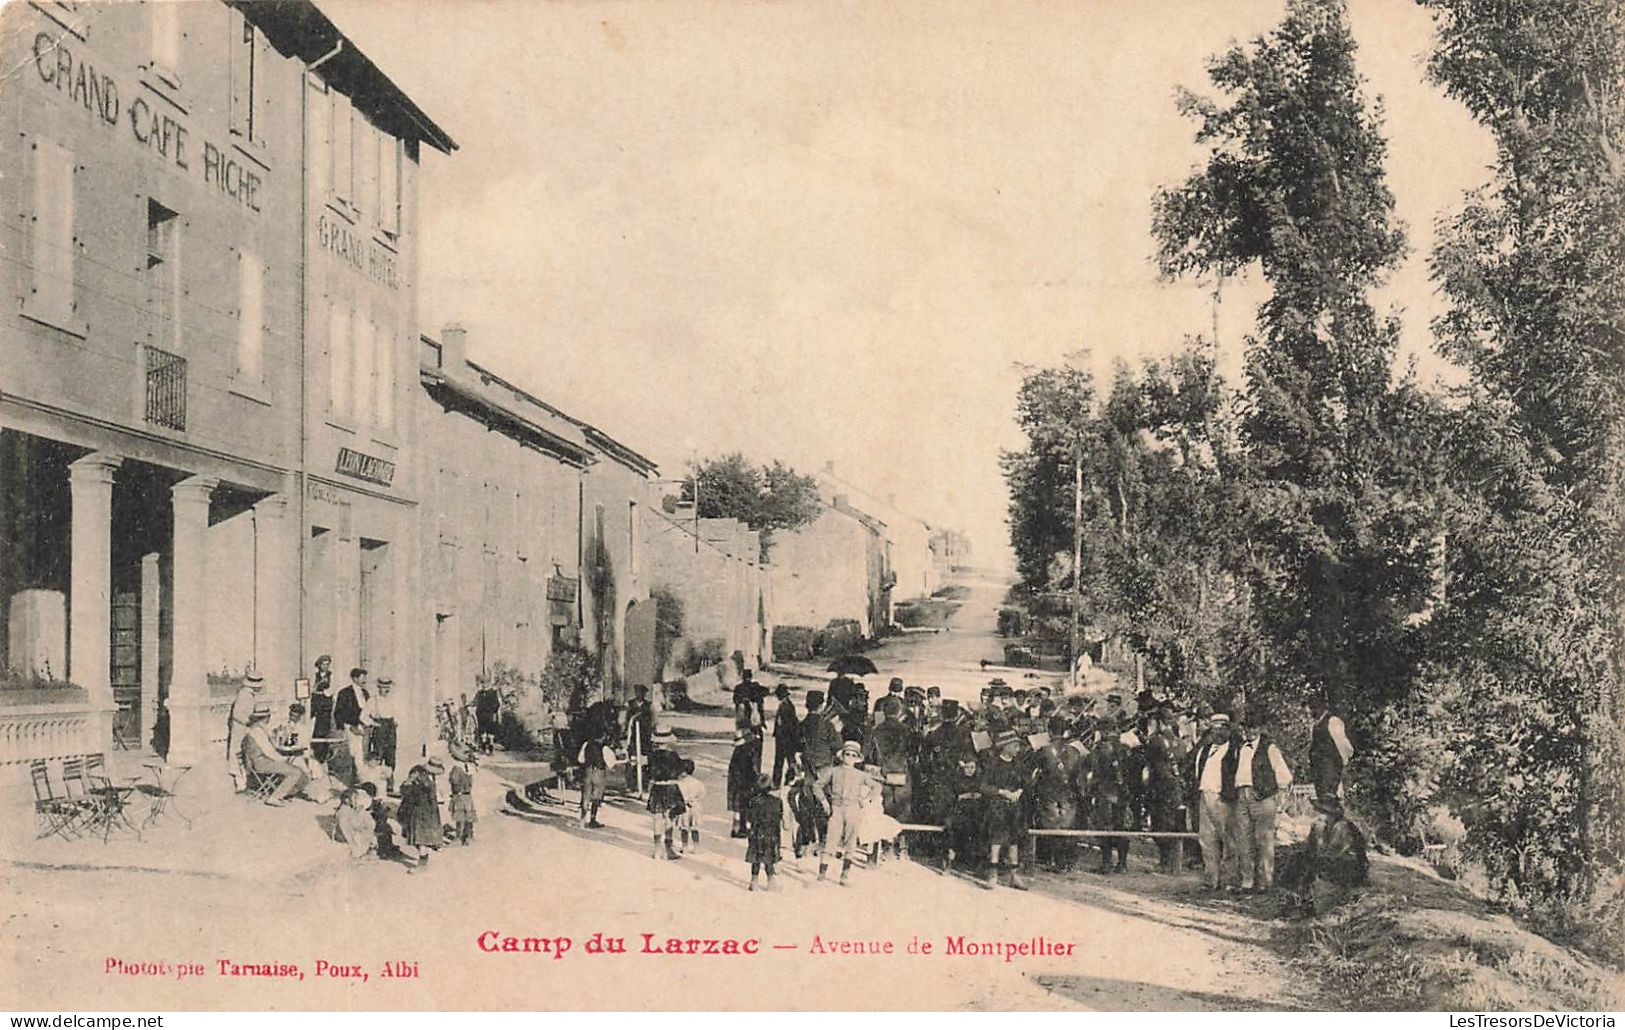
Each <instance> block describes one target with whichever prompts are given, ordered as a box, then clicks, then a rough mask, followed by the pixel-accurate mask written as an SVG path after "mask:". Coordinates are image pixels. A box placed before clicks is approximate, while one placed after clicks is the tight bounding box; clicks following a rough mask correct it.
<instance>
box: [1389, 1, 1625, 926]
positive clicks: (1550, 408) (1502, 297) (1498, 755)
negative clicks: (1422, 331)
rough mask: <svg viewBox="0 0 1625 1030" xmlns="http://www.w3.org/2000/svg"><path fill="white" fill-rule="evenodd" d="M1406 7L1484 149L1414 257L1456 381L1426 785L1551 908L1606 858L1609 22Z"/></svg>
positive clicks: (1620, 565) (1623, 602) (1619, 20)
mask: <svg viewBox="0 0 1625 1030" xmlns="http://www.w3.org/2000/svg"><path fill="white" fill-rule="evenodd" d="M1420 2H1421V3H1422V5H1423V6H1424V7H1426V8H1428V9H1429V10H1430V11H1431V12H1432V14H1433V16H1434V23H1435V27H1436V30H1437V36H1436V40H1435V46H1434V51H1433V55H1432V59H1431V62H1430V66H1429V70H1430V72H1431V74H1432V77H1433V78H1434V80H1435V81H1436V82H1437V83H1439V84H1440V85H1441V86H1443V88H1444V89H1445V90H1446V92H1447V93H1449V94H1450V95H1451V96H1453V97H1455V98H1456V99H1457V100H1459V101H1461V102H1462V104H1464V105H1465V106H1466V108H1467V109H1468V111H1469V112H1471V114H1472V115H1473V117H1474V118H1475V119H1477V120H1478V122H1479V123H1480V124H1482V125H1483V126H1485V127H1486V128H1487V129H1488V130H1489V131H1490V133H1491V134H1492V136H1493V138H1494V141H1495V145H1496V163H1495V175H1494V179H1493V181H1492V182H1491V183H1490V184H1489V185H1488V186H1487V187H1486V188H1484V189H1482V190H1479V191H1477V192H1475V193H1473V194H1471V195H1470V196H1469V197H1468V198H1467V202H1466V204H1465V206H1464V207H1463V209H1462V211H1461V213H1460V214H1459V215H1458V216H1457V217H1456V218H1455V219H1454V220H1453V221H1452V222H1450V223H1449V224H1448V225H1447V226H1445V231H1444V233H1443V234H1442V237H1441V240H1440V243H1439V246H1438V248H1437V250H1436V251H1435V253H1434V255H1433V271H1434V277H1435V280H1436V281H1437V282H1438V283H1439V284H1440V285H1441V287H1442V288H1443V290H1444V292H1445V294H1446V296H1447V297H1448V298H1449V300H1450V303H1451V308H1450V310H1449V312H1448V313H1447V314H1446V315H1444V316H1443V317H1442V318H1440V319H1439V320H1438V321H1437V322H1436V323H1435V326H1434V330H1435V336H1436V338H1437V341H1438V345H1439V347H1440V349H1441V351H1442V352H1443V353H1445V354H1446V355H1447V356H1449V357H1451V358H1453V359H1454V360H1456V361H1457V362H1459V363H1460V364H1462V365H1463V366H1464V367H1466V368H1467V369H1468V371H1469V372H1470V373H1471V377H1472V382H1471V389H1470V390H1469V391H1467V396H1466V398H1465V401H1466V403H1465V405H1464V407H1463V410H1462V411H1461V414H1460V416H1459V418H1458V420H1457V427H1456V431H1455V432H1454V433H1453V434H1452V435H1451V438H1450V440H1451V444H1452V450H1453V455H1454V457H1455V459H1456V462H1457V465H1458V467H1459V468H1460V470H1461V475H1460V476H1459V479H1458V482H1457V484H1456V500H1455V503H1454V505H1453V506H1452V510H1451V516H1452V527H1451V536H1450V540H1451V546H1450V548H1449V577H1450V578H1449V587H1450V588H1449V593H1448V596H1447V598H1446V600H1445V603H1444V604H1443V605H1442V606H1441V609H1440V612H1439V616H1438V617H1437V618H1436V620H1435V623H1436V633H1437V641H1436V645H1435V648H1434V650H1435V651H1436V654H1437V670H1436V676H1435V678H1436V681H1437V682H1436V690H1437V691H1438V692H1439V693H1440V695H1441V696H1443V697H1446V698H1448V699H1450V702H1451V704H1452V706H1453V708H1454V711H1455V712H1456V713H1457V715H1458V719H1457V721H1456V723H1455V724H1454V725H1453V727H1452V729H1453V732H1452V734H1451V736H1450V738H1449V740H1448V749H1449V753H1450V758H1451V760H1450V762H1449V763H1448V764H1447V766H1446V768H1445V770H1444V787H1445V788H1446V790H1448V791H1450V792H1451V793H1452V795H1453V796H1454V797H1455V798H1456V800H1457V802H1458V805H1459V807H1460V808H1461V810H1462V811H1463V812H1464V813H1466V815H1467V825H1468V834H1469V836H1468V840H1469V843H1470V844H1471V845H1472V846H1473V847H1474V848H1475V849H1476V850H1477V851H1478V853H1479V854H1480V855H1481V856H1482V857H1483V858H1484V859H1485V860H1486V862H1487V863H1488V865H1489V867H1490V871H1491V873H1492V875H1494V877H1495V878H1496V880H1497V882H1498V883H1500V884H1501V885H1502V887H1503V888H1504V889H1505V891H1506V892H1507V894H1508V895H1509V896H1510V897H1512V898H1515V899H1520V900H1534V901H1537V902H1542V903H1544V904H1548V905H1549V906H1550V911H1552V912H1554V913H1555V914H1559V915H1562V914H1564V913H1565V912H1570V911H1577V910H1580V908H1581V907H1582V906H1583V904H1584V903H1585V902H1586V901H1588V900H1589V899H1591V898H1592V897H1593V895H1594V893H1595V891H1596V890H1597V888H1598V886H1599V885H1600V884H1605V883H1608V882H1609V880H1610V878H1613V879H1614V880H1616V881H1617V879H1618V876H1619V872H1620V870H1621V867H1622V865H1625V827H1622V824H1621V820H1622V809H1625V798H1622V797H1621V790H1622V789H1625V764H1622V761H1621V755H1620V742H1621V739H1622V737H1625V726H1622V724H1621V700H1620V698H1621V685H1622V680H1625V677H1622V673H1621V661H1622V646H1621V641H1622V636H1625V634H1622V628H1621V624H1620V618H1621V612H1622V611H1625V591H1622V589H1621V579H1620V577H1621V574H1622V570H1625V540H1622V535H1625V534H1622V532H1621V526H1625V14H1622V11H1621V8H1620V5H1619V4H1618V3H1617V0H1527V2H1523V3H1518V4H1483V3H1476V2H1470V0H1420ZM1615 894H1616V896H1615V898H1614V902H1613V905H1614V907H1613V909H1612V910H1611V911H1610V912H1609V913H1607V914H1605V916H1604V918H1605V919H1607V920H1609V921H1611V922H1612V924H1613V929H1614V932H1615V934H1616V935H1617V934H1618V933H1619V932H1620V931H1619V927H1620V926H1621V925H1625V917H1622V915H1621V911H1620V910H1621V908H1622V907H1625V900H1622V899H1620V898H1619V897H1617V890H1616V891H1615ZM1576 902H1579V903H1581V904H1580V905H1576V904H1575V903H1576ZM1616 939H1617V937H1616Z"/></svg>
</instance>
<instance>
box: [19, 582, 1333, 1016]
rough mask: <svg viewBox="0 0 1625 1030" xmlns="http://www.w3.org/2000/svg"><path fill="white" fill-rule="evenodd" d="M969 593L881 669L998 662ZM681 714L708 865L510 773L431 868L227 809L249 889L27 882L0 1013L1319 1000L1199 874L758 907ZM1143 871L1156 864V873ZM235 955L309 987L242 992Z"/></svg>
mask: <svg viewBox="0 0 1625 1030" xmlns="http://www.w3.org/2000/svg"><path fill="white" fill-rule="evenodd" d="M971 586H972V588H973V589H972V594H971V596H970V597H969V598H968V599H967V601H966V604H965V606H964V607H963V608H962V609H961V610H960V612H959V613H958V619H957V620H956V625H955V629H954V630H953V631H952V632H950V633H944V634H940V635H936V636H923V637H910V638H908V639H906V640H903V641H899V642H897V643H895V644H893V645H891V646H890V647H889V648H888V649H887V650H885V651H883V652H881V654H880V656H879V657H878V658H877V660H878V661H879V662H880V663H881V665H882V672H883V675H887V676H889V675H890V670H889V669H888V668H887V663H888V662H891V663H892V664H893V665H895V666H896V667H897V668H899V669H903V670H906V671H904V672H902V673H900V674H902V675H905V677H906V678H908V679H909V680H910V681H911V682H930V680H928V679H927V678H926V677H928V676H930V675H938V676H940V677H941V678H942V679H943V686H944V687H945V689H946V688H947V687H948V685H949V682H950V674H952V681H953V682H958V681H959V680H960V679H961V677H962V676H963V675H965V674H968V671H969V670H975V673H976V675H978V676H980V675H981V673H980V670H979V669H977V667H976V662H977V661H978V660H979V659H980V658H981V657H984V656H985V655H984V653H983V652H984V649H985V648H987V647H989V646H992V647H994V651H993V654H995V655H996V654H997V650H996V646H997V645H996V638H993V637H992V635H991V632H990V630H989V629H988V625H989V624H990V622H991V618H992V612H993V610H994V609H996V607H997V602H998V597H999V596H1001V595H1002V592H1003V588H1002V585H1000V584H998V583H997V582H994V581H987V582H981V583H977V582H975V581H973V582H972V583H971ZM990 602H991V604H990ZM984 620H986V621H985V622H984ZM967 667H968V670H967ZM767 679H768V681H769V682H772V680H773V677H772V675H771V674H770V675H769V676H768V677H767ZM881 682H882V683H884V679H882V681H881ZM673 722H674V724H675V727H676V729H677V731H678V734H679V748H680V750H681V751H683V753H685V754H687V755H690V756H692V757H694V758H695V759H696V762H697V764H698V766H699V768H700V770H701V772H702V775H703V777H704V778H705V779H706V780H707V781H708V783H709V786H710V797H709V799H708V806H707V818H706V829H707V839H706V840H705V841H704V851H703V853H702V854H700V855H695V856H690V857H687V858H684V859H682V860H680V861H677V862H664V861H661V862H657V861H654V860H652V859H651V858H650V856H649V851H650V839H649V834H648V824H647V817H646V816H645V815H644V813H643V812H642V810H641V808H640V807H638V806H637V804H636V803H635V802H632V801H623V802H620V803H618V804H617V805H615V806H614V807H612V809H611V810H609V811H608V812H606V814H605V815H604V817H603V818H604V821H605V823H606V824H607V825H606V827H605V828H604V829H601V830H595V831H588V830H581V829H578V828H577V827H576V826H575V825H574V821H573V820H572V819H570V818H568V817H566V816H564V815H563V814H560V815H543V816H520V815H507V814H503V813H502V812H501V808H502V802H501V795H502V792H503V791H504V789H505V787H506V783H505V782H504V779H505V778H507V779H522V778H524V777H525V776H526V775H527V771H526V770H527V767H524V766H518V765H511V764H508V763H500V762H499V763H493V764H492V765H490V766H488V767H487V768H486V769H484V770H482V773H481V781H482V782H481V784H480V792H481V796H480V802H481V808H480V811H481V820H480V823H479V831H478V839H477V840H476V842H475V844H474V845H473V846H472V847H469V848H466V849H463V848H453V849H449V850H447V851H443V852H441V853H439V854H437V855H436V856H435V857H434V858H433V860H432V861H431V863H430V864H429V865H428V866H427V867H426V868H424V869H422V870H419V871H416V872H412V873H408V871H407V870H406V869H405V868H403V867H402V866H400V865H396V864H391V863H378V862H369V863H366V864H363V865H351V864H349V863H348V862H347V861H346V860H344V859H343V858H342V856H341V855H340V854H339V846H338V845H335V844H332V843H330V842H328V841H327V840H326V839H325V838H324V837H323V836H322V834H321V831H320V829H319V826H318V824H317V819H316V817H317V815H318V814H319V811H320V810H318V809H316V808H315V807H314V806H307V805H295V806H292V807H290V808H287V809H281V810H259V809H253V810H251V811H250V810H237V811H228V812H227V813H226V814H227V815H228V816H230V818H227V817H225V816H222V817H220V818H218V819H216V820H214V821H212V822H208V821H205V822H203V823H200V825H199V826H198V827H197V828H196V829H194V830H192V831H189V833H190V834H193V835H196V834H203V835H207V834H211V833H220V832H231V833H233V834H235V835H236V837H237V840H236V841H235V842H234V843H235V845H236V846H238V847H240V848H241V850H242V853H243V855H244V861H243V868H242V874H241V875H238V876H219V875H211V876H199V875H186V874H182V873H177V872H165V871H162V870H163V868H164V866H165V861H164V852H163V849H165V848H178V847H184V846H187V843H188V840H189V839H190V838H189V836H188V831H178V832H175V833H170V834H167V835H164V834H154V835H153V840H152V841H151V842H149V843H148V844H147V845H145V846H146V847H150V848H151V849H152V853H151V857H150V858H149V859H148V860H145V861H144V862H143V863H142V864H143V866H144V867H145V868H144V869H143V870H133V869H102V868H97V867H96V864H95V863H96V860H97V852H96V850H95V849H96V848H98V847H100V845H99V844H96V843H90V842H85V843H84V844H83V849H84V850H83V851H82V852H79V854H81V855H82V856H83V858H84V861H83V862H82V863H59V864H58V866H57V867H49V866H48V867H37V866H26V867H19V866H16V865H13V866H11V867H9V868H6V869H5V873H4V876H3V879H4V881H5V883H4V886H3V887H0V898H3V899H4V905H5V909H4V911H5V916H4V919H3V922H0V968H3V969H5V970H6V974H7V975H5V976H4V977H0V1007H3V1008H7V1009H20V1010H24V1011H27V1010H30V1009H33V1010H37V1011H63V1010H73V1009H79V1010H89V1009H120V1010H139V1009H179V1010H185V1009H193V1008H221V1009H251V1008H268V1009H283V1010H297V1009H343V1008H355V1009H423V1008H455V1009H499V1010H500V1009H558V1008H587V1009H651V1008H652V1009H672V1008H675V1009H757V1008H769V1009H778V1008H784V1009H860V1010H862V1009H992V1010H997V1009H1064V1008H1095V1009H1234V1008H1252V1007H1259V1006H1270V1007H1282V1006H1293V1005H1295V1004H1300V1003H1305V1004H1307V1003H1308V1002H1306V1001H1305V1000H1304V999H1302V998H1300V997H1299V996H1297V995H1295V994H1294V993H1293V991H1294V987H1293V983H1292V981H1291V980H1290V978H1289V977H1288V976H1287V975H1286V973H1285V971H1284V969H1283V967H1282V964H1281V962H1280V960H1279V959H1278V958H1277V957H1276V956H1275V955H1273V954H1272V953H1271V952H1270V951H1269V950H1268V948H1267V947H1265V940H1266V937H1267V933H1268V924H1266V923H1262V922H1259V921H1257V920H1254V919H1252V918H1250V917H1248V916H1246V915H1244V914H1242V913H1241V912H1239V911H1237V910H1235V909H1233V908H1227V907H1225V906H1224V904H1223V903H1213V902H1200V901H1198V900H1197V899H1196V898H1195V897H1194V896H1192V895H1189V894H1187V893H1181V892H1186V891H1189V889H1190V888H1191V887H1192V886H1193V885H1194V882H1195V881H1194V878H1190V877H1187V878H1185V879H1183V880H1181V881H1177V882H1176V881H1171V880H1169V879H1168V878H1161V877H1154V876H1151V875H1149V874H1144V873H1139V874H1131V875H1130V876H1128V877H1125V878H1117V877H1113V878H1107V879H1102V878H1099V877H1096V876H1094V875H1093V874H1088V873H1075V874H1071V875H1068V876H1064V877H1063V876H1057V875H1051V874H1038V875H1036V876H1035V877H1034V881H1035V883H1034V885H1035V889H1034V890H1033V891H1031V892H1028V893H1025V894H1023V893H1017V892H1013V891H1009V890H1000V891H998V892H995V893H990V892H987V891H984V890H982V889H980V888H979V887H978V886H977V885H976V884H974V883H972V882H969V881H967V880H965V879H962V878H959V877H956V876H942V875H939V874H938V873H936V872H933V871H931V870H930V869H927V868H926V867H924V866H921V865H916V864H912V863H896V862H893V863H889V864H888V865H886V866H883V867H881V868H879V869H875V870H858V871H855V872H854V875H853V882H852V885H851V886H849V887H845V888H843V887H838V886H835V885H834V884H828V883H826V884H818V883H815V882H814V874H815V872H816V868H815V866H814V865H813V861H812V860H811V859H807V860H804V861H803V862H802V863H801V865H800V867H799V868H797V867H796V866H795V864H794V863H790V862H786V864H785V866H783V867H781V869H782V875H781V876H780V881H781V882H780V884H779V889H778V890H776V891H775V892H773V893H762V892H758V893H749V892H747V891H746V890H745V889H744V886H745V883H746V881H747V879H748V871H747V867H746V866H745V864H744V862H743V851H744V849H743V846H742V842H739V841H732V840H729V839H728V838H727V829H728V822H727V819H728V816H727V813H726V812H724V811H723V810H722V809H723V798H724V796H725V792H724V783H723V780H724V778H725V770H726V767H727V758H728V752H729V748H730V740H729V736H730V730H731V724H730V722H729V720H728V719H727V718H726V717H725V716H724V715H723V714H722V713H720V712H714V711H711V712H706V711H701V712H691V713H687V714H682V715H677V716H674V717H673ZM217 803H218V804H225V805H233V804H235V805H239V806H241V805H244V804H246V803H245V802H241V801H240V800H237V799H221V800H220V801H219V802H217ZM245 826H246V827H249V828H250V829H249V830H248V831H247V832H245V831H244V830H243V829H242V828H243V827H245ZM194 843H195V842H194ZM267 849H274V850H275V851H276V853H277V854H278V855H287V854H288V853H289V851H290V849H305V850H306V851H308V852H309V859H310V864H311V869H310V871H308V872H306V873H303V874H300V875H298V876H294V877H291V878H288V877H284V878H281V879H275V880H271V879H267V878H264V877H261V876H257V875H256V873H255V868H256V863H255V861H254V856H255V855H256V854H265V853H266V852H267ZM788 857H789V856H788V855H787V856H786V858H787V859H788ZM1137 864H1139V865H1140V866H1141V867H1144V866H1145V864H1146V859H1145V858H1144V856H1141V857H1139V859H1138V862H1137ZM65 866H67V867H65ZM283 866H284V867H285V866H286V863H283ZM595 933H601V934H604V935H606V936H607V937H609V938H624V940H625V942H626V947H627V952H626V953H625V954H592V953H589V950H588V942H589V941H590V940H591V939H592V938H593V935H594V934H595ZM645 933H648V934H652V935H653V940H654V941H655V942H660V941H662V940H663V939H665V938H670V937H677V938H681V939H684V940H687V939H690V938H693V939H696V940H699V941H701V942H704V941H706V940H708V939H734V940H738V941H756V942H757V944H756V945H755V946H756V947H757V948H758V949H759V950H758V953H757V954H754V955H737V956H735V955H724V954H715V955H705V954H700V955H687V954H675V955H674V954H668V953H649V952H646V951H645V950H644V946H643V941H644V938H643V937H642V935H643V934H645ZM482 934H485V935H487V936H486V937H485V940H486V941H487V942H488V943H489V942H490V941H491V940H492V937H491V936H490V935H491V934H495V935H496V937H497V938H501V937H504V936H513V937H516V938H524V937H533V938H559V937H563V938H568V939H569V940H570V942H571V944H570V947H569V950H568V951H566V953H565V954H564V955H563V957H562V958H555V957H553V956H552V955H544V954H524V953H519V954H505V953H502V952H500V951H497V952H488V951H485V950H482V948H481V944H480V942H481V939H482V938H481V935H482ZM1039 937H1041V938H1044V939H1045V940H1046V941H1047V942H1049V943H1050V946H1051V948H1053V947H1054V946H1056V945H1059V947H1060V950H1062V951H1066V952H1070V953H1069V954H1060V955H1056V954H1049V955H1045V956H1043V957H1031V956H1029V957H1015V958H1012V959H1010V960H1009V961H1006V960H1005V958H1003V957H1000V956H998V955H977V956H972V955H967V954H950V953H949V950H950V947H951V945H950V941H951V940H956V939H959V938H963V940H964V941H966V942H977V943H992V944H997V943H999V942H1015V943H1021V942H1029V941H1031V940H1032V939H1033V938H1039ZM916 941H918V942H920V944H921V945H923V944H929V945H930V947H931V952H930V954H924V953H921V952H920V951H919V950H916V951H913V952H911V950H910V946H911V944H913V943H915V942H916ZM834 942H847V943H846V946H847V947H862V948H864V949H865V950H868V949H873V948H877V947H883V946H884V944H885V943H886V942H890V946H891V949H892V953H891V954H842V953H840V952H839V951H824V952H818V951H817V946H818V945H820V944H825V945H827V944H831V943H834ZM657 946H658V944H657ZM697 947H699V948H700V949H702V950H703V949H704V948H706V947H707V945H706V944H705V943H701V944H699V945H697ZM716 947H717V948H718V949H719V950H721V949H723V948H725V947H726V945H724V944H720V943H719V944H718V945H717V946H716ZM109 959H117V960H122V961H124V962H127V963H140V962H148V963H156V964H162V965H163V966H168V967H169V972H167V973H158V974H156V975H134V976H132V975H124V974H119V973H110V972H108V971H107V967H108V960H109ZM222 960H225V961H227V962H231V963H236V964H237V965H239V966H243V965H246V964H255V965H261V966H278V965H281V966H289V967H296V972H295V973H294V974H292V975H289V976H282V977H271V978H266V977H255V976H229V975H222V973H221V971H220V968H221V967H220V962H221V961H222ZM193 962H195V963H199V964H201V965H202V966H203V967H204V973H203V974H202V975H196V976H191V977H188V978H186V979H180V978H179V977H178V970H177V969H176V968H175V967H176V965H177V964H178V963H193ZM318 962H321V963H326V965H325V966H324V967H320V968H321V969H322V970H323V972H324V973H325V974H326V975H319V973H318V969H319V967H318ZM390 962H405V963H410V964H411V965H410V966H409V967H407V968H409V969H415V970H416V973H417V975H416V976H415V977H411V978H405V979H402V978H389V977H385V976H384V975H383V973H384V971H385V968H386V963H390ZM346 967H348V968H346ZM339 972H346V973H354V974H357V975H335V974H337V973H339Z"/></svg>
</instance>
